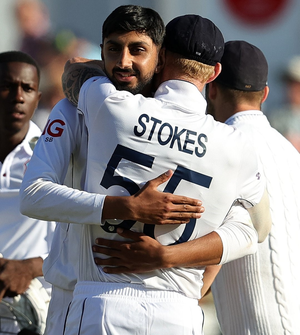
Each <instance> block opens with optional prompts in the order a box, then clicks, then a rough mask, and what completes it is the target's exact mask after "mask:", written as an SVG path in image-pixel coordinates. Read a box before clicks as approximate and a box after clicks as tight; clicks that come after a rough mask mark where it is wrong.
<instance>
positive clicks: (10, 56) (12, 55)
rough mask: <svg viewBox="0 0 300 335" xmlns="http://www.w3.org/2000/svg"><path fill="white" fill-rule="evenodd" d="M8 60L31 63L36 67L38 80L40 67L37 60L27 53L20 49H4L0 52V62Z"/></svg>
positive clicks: (7, 61)
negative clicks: (4, 50)
mask: <svg viewBox="0 0 300 335" xmlns="http://www.w3.org/2000/svg"><path fill="white" fill-rule="evenodd" d="M10 62H20V63H27V64H30V65H33V66H34V67H35V68H36V71H37V75H38V80H39V81H40V69H39V66H38V65H37V62H36V61H35V60H34V59H33V58H32V57H31V56H29V55H28V54H26V53H24V52H22V51H6V52H2V53H0V64H2V63H10Z"/></svg>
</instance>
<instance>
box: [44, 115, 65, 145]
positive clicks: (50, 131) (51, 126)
mask: <svg viewBox="0 0 300 335" xmlns="http://www.w3.org/2000/svg"><path fill="white" fill-rule="evenodd" d="M64 126H65V122H64V121H63V120H60V119H56V120H53V121H52V120H50V119H49V120H48V122H47V124H46V126H45V128H44V131H43V134H42V136H44V135H45V136H46V137H45V142H52V141H53V138H54V137H61V136H62V134H63V132H64Z"/></svg>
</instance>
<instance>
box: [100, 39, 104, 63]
mask: <svg viewBox="0 0 300 335" xmlns="http://www.w3.org/2000/svg"><path fill="white" fill-rule="evenodd" d="M100 48H101V59H102V60H104V58H103V44H102V43H101V44H100Z"/></svg>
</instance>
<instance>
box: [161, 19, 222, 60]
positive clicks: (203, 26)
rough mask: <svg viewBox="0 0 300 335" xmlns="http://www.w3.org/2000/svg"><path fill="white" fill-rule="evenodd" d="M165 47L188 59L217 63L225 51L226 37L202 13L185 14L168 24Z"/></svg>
mask: <svg viewBox="0 0 300 335" xmlns="http://www.w3.org/2000/svg"><path fill="white" fill-rule="evenodd" d="M165 47H166V49H167V50H169V51H172V52H175V53H178V54H180V55H182V56H183V57H185V58H187V59H192V60H195V61H198V62H201V63H204V64H207V65H216V64H217V63H219V62H220V61H221V58H222V55H223V52H224V38H223V35H222V33H221V31H220V30H219V29H218V27H217V26H216V25H215V24H214V23H213V22H212V21H210V20H209V19H206V18H203V17H201V16H200V15H193V14H191V15H183V16H178V17H176V18H175V19H173V20H171V21H170V22H169V23H168V24H167V26H166V37H165Z"/></svg>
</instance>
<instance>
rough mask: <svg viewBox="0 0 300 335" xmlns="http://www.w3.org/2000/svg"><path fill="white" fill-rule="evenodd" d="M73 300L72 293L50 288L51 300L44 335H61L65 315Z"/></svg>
mask: <svg viewBox="0 0 300 335" xmlns="http://www.w3.org/2000/svg"><path fill="white" fill-rule="evenodd" d="M72 298H73V291H69V290H63V289H61V288H59V287H57V286H52V292H51V299H50V304H49V308H48V315H47V321H46V330H45V333H44V335H62V334H63V332H64V326H65V320H66V315H67V313H68V309H69V307H70V304H71V301H72Z"/></svg>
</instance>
